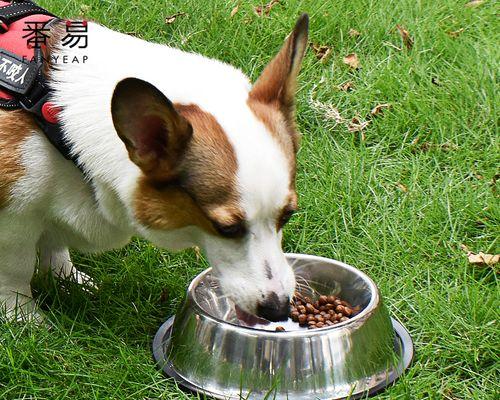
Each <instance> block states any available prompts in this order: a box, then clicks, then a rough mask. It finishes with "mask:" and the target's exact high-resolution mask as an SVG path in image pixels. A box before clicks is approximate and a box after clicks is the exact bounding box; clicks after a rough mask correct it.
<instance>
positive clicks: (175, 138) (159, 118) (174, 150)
mask: <svg viewBox="0 0 500 400" xmlns="http://www.w3.org/2000/svg"><path fill="white" fill-rule="evenodd" d="M111 115H112V117H113V124H114V125H115V129H116V132H117V133H118V136H119V137H120V139H121V140H122V141H123V143H124V144H125V147H126V148H127V151H128V154H129V157H130V159H131V160H132V161H133V162H134V163H135V164H136V165H137V166H139V168H141V170H142V171H143V172H144V174H145V175H146V176H147V177H149V178H150V179H152V180H154V181H163V182H166V181H169V180H171V179H174V178H175V177H176V175H177V173H178V168H179V165H180V163H181V160H182V157H183V155H184V152H185V150H186V148H187V146H188V144H189V142H190V140H191V137H192V133H193V129H192V127H191V124H190V123H189V122H188V121H187V120H186V119H185V118H184V117H183V116H182V115H180V114H179V113H178V112H177V111H176V109H175V108H174V105H173V104H172V103H171V101H170V100H169V99H168V98H167V97H166V96H165V95H164V94H163V93H162V92H160V91H159V90H158V89H157V88H156V87H155V86H153V85H151V84H150V83H149V82H146V81H143V80H141V79H136V78H127V79H124V80H123V81H121V82H119V83H118V84H117V85H116V88H115V91H114V93H113V98H112V100H111Z"/></svg>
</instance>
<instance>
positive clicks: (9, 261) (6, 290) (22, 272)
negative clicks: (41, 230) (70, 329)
mask: <svg viewBox="0 0 500 400" xmlns="http://www.w3.org/2000/svg"><path fill="white" fill-rule="evenodd" d="M0 221H2V218H0ZM33 225H34V224H33ZM4 228H5V229H2V227H0V320H1V319H2V318H3V317H5V316H6V317H7V319H8V320H17V321H35V322H40V321H41V320H42V317H41V314H40V313H39V312H38V310H37V306H36V304H35V301H34V300H33V298H32V295H31V286H30V282H31V278H32V277H33V273H34V270H35V264H36V240H37V237H36V233H34V232H33V230H31V231H25V230H21V231H17V232H16V226H15V224H10V226H4ZM8 228H10V230H9V229H8ZM31 228H34V226H32V227H31ZM34 230H36V228H35V229H34Z"/></svg>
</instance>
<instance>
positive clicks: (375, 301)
mask: <svg viewBox="0 0 500 400" xmlns="http://www.w3.org/2000/svg"><path fill="white" fill-rule="evenodd" d="M285 257H286V258H287V260H288V259H289V258H302V259H306V260H307V259H308V260H316V261H323V262H326V263H329V264H332V263H334V264H337V265H339V266H340V267H342V268H345V269H347V270H349V271H351V272H353V273H355V274H356V275H358V276H360V277H361V278H362V279H363V280H364V281H365V282H366V283H367V284H368V287H369V289H370V291H371V293H372V296H371V299H370V302H369V303H368V304H367V306H366V307H365V308H364V309H363V311H361V312H360V313H359V314H357V315H355V316H354V317H353V318H351V319H349V320H348V321H344V322H340V323H339V324H335V325H332V326H324V327H322V328H319V329H307V330H304V329H300V330H295V331H284V332H278V331H271V330H266V329H261V328H252V327H249V326H243V325H236V324H234V323H232V322H228V321H224V320H223V319H221V318H218V317H216V316H214V315H211V314H210V313H208V312H207V311H206V310H205V309H204V308H203V307H202V306H201V305H200V304H199V303H198V302H197V301H196V299H195V296H194V295H193V293H194V289H195V288H196V287H197V286H198V284H199V283H200V281H201V280H202V279H203V278H204V277H205V276H206V275H207V274H209V273H210V272H212V268H207V269H205V270H204V271H202V272H200V273H199V274H198V275H197V276H196V277H195V278H194V279H193V280H192V281H191V283H190V284H189V286H188V288H187V297H188V298H189V299H190V300H191V301H190V303H191V304H192V305H193V307H194V308H196V309H197V311H198V312H199V313H200V314H201V315H203V317H204V318H207V319H209V320H212V321H214V322H216V323H219V324H223V325H225V326H226V327H228V328H231V329H234V330H243V331H247V332H252V333H254V334H257V335H277V336H278V337H291V336H316V335H319V334H323V333H325V331H334V330H339V329H340V328H343V327H345V326H347V325H350V324H353V323H354V322H356V321H359V320H361V319H362V318H363V317H365V316H368V315H369V314H371V313H372V311H373V310H374V309H376V307H377V306H378V305H379V303H380V293H379V289H378V287H377V285H376V284H375V282H374V281H373V280H372V279H371V278H370V277H369V276H368V275H367V274H365V273H364V272H363V271H361V270H359V269H357V268H355V267H353V266H352V265H349V264H346V263H344V262H342V261H338V260H335V259H333V258H327V257H321V256H315V255H311V254H301V253H285Z"/></svg>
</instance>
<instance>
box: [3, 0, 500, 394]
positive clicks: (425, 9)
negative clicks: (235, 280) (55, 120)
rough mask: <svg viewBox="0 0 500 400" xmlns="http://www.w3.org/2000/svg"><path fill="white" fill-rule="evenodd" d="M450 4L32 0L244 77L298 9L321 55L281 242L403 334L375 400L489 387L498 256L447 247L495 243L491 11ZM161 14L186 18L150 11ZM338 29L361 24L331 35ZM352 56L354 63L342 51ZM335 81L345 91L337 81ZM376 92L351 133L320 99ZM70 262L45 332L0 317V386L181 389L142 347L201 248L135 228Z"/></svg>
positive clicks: (493, 389) (343, 101)
mask: <svg viewBox="0 0 500 400" xmlns="http://www.w3.org/2000/svg"><path fill="white" fill-rule="evenodd" d="M258 3H259V0H256V1H255V3H254V4H253V5H258ZM465 3H466V0H463V1H456V0H442V1H431V0H417V1H415V0H400V1H391V0H379V1H374V0H349V1H347V0H339V1H333V0H330V1H324V0H308V1H297V0H287V1H282V2H281V4H278V5H276V6H275V7H274V8H273V9H272V10H271V13H270V16H269V17H264V18H259V17H257V16H256V15H255V14H254V13H253V10H252V4H248V3H247V2H244V1H243V2H241V5H240V7H239V10H238V12H237V13H236V15H235V16H234V17H233V18H230V12H231V10H232V9H233V7H234V6H235V5H236V4H237V1H236V0H234V1H223V0H214V1H212V0H210V1H206V2H201V1H198V0H186V1H181V0H173V1H152V0H127V1H125V0H116V1H104V0H103V1H97V0H83V1H74V0H69V1H64V2H63V1H56V0H45V1H41V4H43V5H44V6H47V7H48V8H49V9H50V10H52V11H53V12H55V13H57V14H59V15H61V16H76V15H82V14H85V16H86V17H87V18H89V19H94V20H97V21H99V22H101V23H103V24H106V25H107V26H109V27H111V28H114V29H117V30H120V31H123V32H131V33H133V34H136V35H138V36H140V37H142V38H144V39H147V40H153V41H158V42H162V43H166V44H170V45H174V46H177V47H180V48H182V49H184V50H188V51H196V52H200V53H202V54H204V55H207V56H212V57H217V58H220V59H222V60H225V61H228V62H230V63H232V64H235V65H236V66H239V67H241V68H242V69H243V70H244V71H245V72H247V73H248V74H249V75H250V76H251V77H252V78H256V77H257V76H258V73H259V71H261V70H262V67H263V66H264V65H265V63H266V62H267V61H268V60H269V59H270V57H271V56H272V55H273V54H274V53H275V52H276V51H277V49H278V48H279V46H280V44H281V42H282V40H283V38H284V37H285V35H286V34H287V33H288V32H289V30H290V29H291V27H292V26H293V23H294V20H295V19H296V17H297V16H298V14H299V13H300V12H303V11H307V12H308V13H309V14H310V16H311V41H312V42H314V43H318V44H322V45H328V46H330V47H331V48H332V53H331V57H330V58H329V59H328V60H327V62H325V63H320V62H319V61H318V60H317V59H316V58H315V56H314V54H313V53H312V52H311V51H310V52H309V54H308V55H307V56H306V59H305V62H304V68H303V71H302V73H301V76H300V85H299V86H300V87H299V93H298V122H299V126H300V129H301V131H302V132H303V141H302V148H301V150H300V154H299V175H298V189H299V192H300V195H301V198H300V206H301V211H300V212H299V213H298V215H296V216H295V217H294V218H293V219H292V221H291V222H290V224H289V225H288V226H287V227H286V229H285V242H284V247H285V249H286V250H287V251H291V252H301V253H311V254H318V255H322V256H326V257H333V258H336V259H340V260H343V261H346V262H348V263H351V264H353V265H355V266H357V267H359V268H360V269H362V270H363V271H365V272H367V273H368V274H369V275H370V276H371V277H372V278H373V279H374V280H375V281H376V282H377V283H378V285H379V286H380V289H381V292H382V294H383V296H384V298H385V300H386V303H387V305H388V307H389V309H390V311H391V313H392V314H393V315H394V316H395V317H396V318H397V319H399V320H401V321H402V322H403V323H404V324H405V325H406V326H407V328H408V329H409V330H410V332H411V334H412V335H413V338H414V341H415V346H416V356H415V360H414V363H413V365H412V367H411V368H410V369H409V371H408V372H407V374H406V375H405V376H404V377H403V378H402V379H400V380H399V381H398V382H397V383H396V384H395V385H394V386H392V387H391V388H389V389H388V390H387V391H386V392H384V393H383V394H381V395H380V396H379V398H381V399H449V400H455V399H493V398H495V397H496V396H499V395H500V392H499V387H498V382H499V381H500V379H499V378H500V377H499V365H500V363H499V357H498V350H499V341H498V337H499V329H498V318H499V305H500V301H499V295H498V293H499V290H498V289H499V286H498V281H497V280H498V278H497V277H498V268H497V269H495V268H492V267H486V268H478V267H474V266H471V265H469V264H468V263H467V260H466V257H465V255H464V252H463V250H462V249H461V248H460V245H461V244H465V245H467V246H468V247H469V248H470V249H471V250H473V251H476V252H478V251H484V252H488V253H498V252H499V250H500V246H499V242H498V237H499V233H500V229H499V226H500V224H499V219H500V208H499V207H498V197H499V196H498V189H499V187H498V183H495V178H494V177H495V176H496V177H497V178H498V173H499V170H498V168H499V165H500V152H499V143H498V137H499V136H498V132H497V114H496V113H497V112H498V100H497V98H496V96H495V91H496V90H497V89H498V87H497V80H496V79H497V77H496V71H497V70H498V64H499V63H498V60H499V50H498V45H497V44H498V39H499V34H498V33H499V32H498V25H497V24H496V21H497V14H498V11H499V10H498V8H497V6H496V4H495V2H494V1H492V0H486V1H484V3H483V4H481V5H480V6H478V7H474V8H468V7H464V4H465ZM179 11H182V12H185V13H186V15H183V16H179V17H177V19H176V21H175V22H174V23H173V24H170V25H166V24H165V23H164V19H165V17H166V16H168V15H172V14H174V13H176V12H179ZM396 24H401V25H402V26H404V27H405V28H406V29H407V30H408V31H409V32H410V34H411V36H412V37H413V39H414V46H413V49H411V50H410V51H407V50H405V49H403V50H399V49H398V48H400V47H402V43H401V38H400V37H399V35H398V32H397V30H396V29H395V26H396ZM351 28H353V29H356V30H358V31H359V32H361V35H360V36H359V37H351V36H349V34H348V32H349V29H351ZM462 28H463V31H461V33H459V34H458V36H457V37H453V36H452V35H450V34H449V32H455V31H459V30H460V29H462ZM89 45H92V44H91V43H90V44H89ZM352 52H355V53H357V55H358V57H359V59H360V62H361V66H362V68H361V69H360V70H358V71H351V70H349V69H348V68H347V67H346V66H345V65H344V64H343V62H342V57H343V56H345V55H346V54H348V53H352ZM346 81H352V82H353V83H354V85H355V90H354V91H352V92H343V91H340V90H338V89H337V87H338V85H340V84H342V83H344V82H346ZM380 103H390V104H391V105H392V107H391V108H390V109H389V110H385V112H384V113H383V114H381V115H378V116H376V117H373V118H372V122H371V124H370V125H369V126H368V127H367V128H366V129H365V130H364V132H363V133H364V135H361V134H360V133H359V132H355V133H352V132H349V131H348V129H347V123H337V122H336V121H335V120H334V119H332V118H331V112H330V113H328V110H330V111H331V108H332V107H335V108H336V109H338V111H339V112H340V114H341V115H342V116H343V117H344V118H346V119H347V120H350V119H351V118H353V117H354V116H358V117H359V118H360V119H361V120H365V119H366V118H367V115H369V112H370V110H371V109H372V108H373V107H374V106H375V105H377V104H380ZM362 136H364V137H362ZM74 258H75V260H76V263H77V264H78V266H79V267H80V268H81V269H82V270H84V271H85V272H87V273H89V274H90V275H91V276H93V277H94V278H95V279H96V280H97V281H98V282H99V286H100V289H99V291H98V292H96V293H95V294H87V293H85V292H84V291H83V290H82V289H81V288H79V287H74V286H71V285H68V284H66V285H64V286H63V287H62V288H59V289H57V290H56V289H54V288H52V289H51V290H49V293H48V295H46V298H45V300H44V304H45V308H46V309H47V313H48V315H49V318H50V321H51V322H52V324H53V326H52V328H50V329H49V328H46V327H32V326H18V325H14V324H11V325H9V324H8V325H3V326H0V398H6V399H15V398H33V399H63V398H71V399H91V398H92V399H94V398H99V399H101V398H102V399H105V398H106V399H108V398H109V399H118V398H120V399H122V398H123V399H125V398H127V399H128V398H130V399H135V398H162V399H194V398H196V396H193V395H190V394H184V393H183V392H182V391H181V390H179V389H178V388H177V387H176V385H175V383H173V382H171V381H170V380H167V379H165V378H164V377H163V376H162V375H161V374H160V373H159V372H158V371H157V369H156V367H155V365H154V363H153V361H152V358H151V351H150V344H151V340H152V337H153V335H154V333H155V331H156V329H157V328H158V326H159V325H160V324H161V323H162V322H163V321H164V320H165V319H166V318H167V317H168V316H170V315H172V313H173V311H174V310H175V307H176V306H177V305H178V304H179V302H180V301H182V297H183V294H184V291H185V288H186V287H187V285H188V283H189V281H190V279H192V278H193V277H194V276H195V274H197V273H198V272H199V271H201V270H202V269H204V268H205V267H206V263H205V262H204V261H203V259H200V258H198V257H197V256H196V255H195V254H194V253H193V252H192V251H186V252H183V253H180V254H171V253H167V252H165V251H161V250H159V249H156V248H154V247H153V246H151V245H150V244H148V243H145V242H143V241H140V240H134V241H133V242H132V243H131V244H130V245H129V246H127V247H126V248H124V249H122V250H118V251H115V252H110V253H106V254H103V255H99V256H90V255H81V254H74ZM39 291H40V290H39ZM497 398H498V397H497Z"/></svg>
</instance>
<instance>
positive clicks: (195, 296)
mask: <svg viewBox="0 0 500 400" xmlns="http://www.w3.org/2000/svg"><path fill="white" fill-rule="evenodd" d="M287 259H288V261H289V263H290V264H291V265H292V266H293V268H294V271H295V274H296V276H297V282H298V284H299V291H300V292H301V293H302V294H305V295H310V296H315V295H316V294H318V293H321V294H333V295H339V296H340V297H341V298H343V299H345V300H347V301H348V302H349V303H351V304H352V305H353V306H357V305H359V306H360V307H361V312H360V313H359V314H357V315H356V316H355V317H353V318H351V319H350V320H349V321H346V322H343V323H340V324H337V325H334V326H332V327H325V328H321V329H314V330H295V331H286V332H276V331H274V330H272V331H271V330H265V329H254V328H249V327H245V326H240V325H239V322H238V320H237V318H236V313H235V311H234V304H232V303H231V301H230V300H229V299H228V298H227V297H225V296H223V295H222V293H221V291H220V288H219V285H218V283H217V280H216V279H215V278H214V277H213V276H212V274H211V270H210V269H208V270H206V271H204V272H203V273H201V274H200V275H198V276H197V277H196V278H195V279H194V280H193V282H192V283H191V285H190V286H189V289H188V293H187V298H186V301H185V303H184V305H183V307H182V309H181V311H180V312H179V313H178V314H177V315H176V316H175V319H174V318H171V319H170V320H168V321H167V322H166V323H165V324H164V325H162V327H161V328H160V330H159V331H158V333H157V334H156V336H155V339H154V342H153V353H154V357H155V359H156V361H157V362H158V364H159V365H160V367H161V368H162V369H163V371H164V372H165V373H166V374H167V375H168V376H171V377H173V378H174V379H175V380H176V381H177V382H178V383H179V384H180V385H181V386H184V387H186V388H188V389H190V390H194V391H197V392H200V393H203V394H205V395H207V396H209V397H214V398H218V399H227V400H229V399H239V400H241V399H270V400H272V399H277V400H278V399H287V400H299V399H300V400H316V399H318V400H323V399H340V398H345V397H349V396H350V398H355V397H359V396H363V395H366V394H372V393H374V392H377V391H380V390H381V389H383V388H384V387H386V386H387V385H388V384H390V383H392V382H393V381H394V380H395V379H396V378H397V377H398V376H399V375H400V374H401V373H402V372H403V371H404V369H405V368H406V367H408V365H409V364H410V362H411V359H412V357H413V345H412V342H411V338H410V336H409V334H408V332H407V331H406V330H405V328H404V327H403V326H402V325H401V324H400V323H398V322H396V321H395V320H391V318H390V316H389V314H388V312H387V309H386V308H385V306H384V305H383V303H382V300H381V298H380V294H379V291H378V289H377V286H376V285H375V283H374V282H373V281H372V280H371V279H370V278H369V277H368V276H367V275H365V274H364V273H362V272H361V271H359V270H357V269H356V268H353V267H351V266H349V265H347V264H344V263H342V262H339V261H335V260H330V259H327V258H322V257H315V256H310V255H301V254H288V255H287ZM173 319H174V321H172V320H173Z"/></svg>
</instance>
